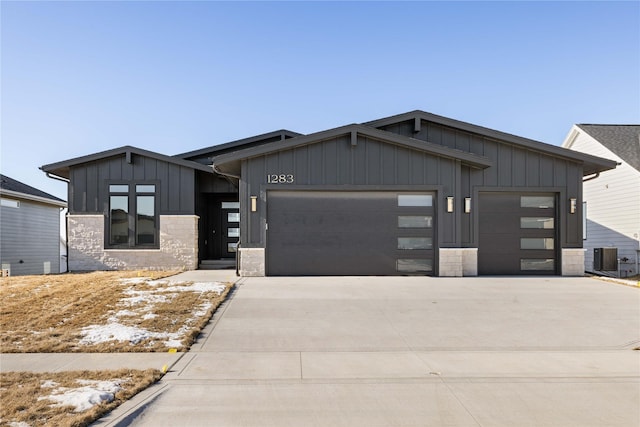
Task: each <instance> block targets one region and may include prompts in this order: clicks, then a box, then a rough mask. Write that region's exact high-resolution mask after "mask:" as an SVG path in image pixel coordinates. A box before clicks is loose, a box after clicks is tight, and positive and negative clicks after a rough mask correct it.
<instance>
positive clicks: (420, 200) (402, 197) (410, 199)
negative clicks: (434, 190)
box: [398, 194, 433, 206]
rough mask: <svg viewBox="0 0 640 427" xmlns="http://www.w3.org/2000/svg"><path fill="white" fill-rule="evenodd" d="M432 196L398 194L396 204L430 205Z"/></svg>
mask: <svg viewBox="0 0 640 427" xmlns="http://www.w3.org/2000/svg"><path fill="white" fill-rule="evenodd" d="M432 205H433V196H431V195H430V194H399V195H398V206H432Z"/></svg>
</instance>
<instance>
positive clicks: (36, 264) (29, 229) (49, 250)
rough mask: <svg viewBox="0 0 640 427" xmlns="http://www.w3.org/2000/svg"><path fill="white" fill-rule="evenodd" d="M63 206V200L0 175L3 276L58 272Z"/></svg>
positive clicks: (59, 269)
mask: <svg viewBox="0 0 640 427" xmlns="http://www.w3.org/2000/svg"><path fill="white" fill-rule="evenodd" d="M66 206H67V203H66V202H65V201H64V200H61V199H59V198H57V197H55V196H52V195H51V194H48V193H45V192H44V191H40V190H38V189H37V188H33V187H31V186H29V185H26V184H23V183H22V182H20V181H16V180H15V179H11V178H9V177H8V176H4V175H0V263H1V264H2V270H3V274H9V275H11V276H19V275H25V274H50V273H59V272H60V271H61V268H60V211H61V209H64V208H65V207H66ZM63 269H64V267H63Z"/></svg>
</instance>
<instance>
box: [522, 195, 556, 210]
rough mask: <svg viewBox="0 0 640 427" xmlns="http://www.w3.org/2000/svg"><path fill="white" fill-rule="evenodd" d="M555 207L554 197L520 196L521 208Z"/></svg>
mask: <svg viewBox="0 0 640 427" xmlns="http://www.w3.org/2000/svg"><path fill="white" fill-rule="evenodd" d="M553 206H554V197H553V196H520V207H521V208H540V209H548V208H552V207H553Z"/></svg>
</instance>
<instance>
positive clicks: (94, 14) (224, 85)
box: [0, 1, 640, 199]
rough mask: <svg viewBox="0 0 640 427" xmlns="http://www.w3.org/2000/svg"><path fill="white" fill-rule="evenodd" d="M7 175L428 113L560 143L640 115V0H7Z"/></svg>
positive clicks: (25, 177) (39, 177) (30, 177)
mask: <svg viewBox="0 0 640 427" xmlns="http://www.w3.org/2000/svg"><path fill="white" fill-rule="evenodd" d="M0 8H1V9H0V13H1V26H2V29H1V36H2V41H1V43H2V45H1V47H2V51H1V60H2V62H1V83H2V87H1V89H2V92H1V107H2V110H1V126H2V129H1V138H2V139H1V144H2V145H1V155H2V158H1V170H2V173H3V174H5V175H8V176H11V177H12V178H15V179H18V180H20V181H23V182H25V183H27V184H29V185H33V186H35V187H38V188H40V189H42V190H44V191H47V192H49V193H52V194H54V195H57V196H58V197H62V198H64V199H66V185H65V184H63V183H60V182H58V181H53V180H51V179H49V178H46V177H45V175H44V173H42V172H41V171H40V170H38V167H39V166H42V165H44V164H48V163H54V162H58V161H62V160H67V159H70V158H74V157H78V156H82V155H86V154H91V153H95V152H98V151H103V150H108V149H111V148H116V147H120V146H122V145H134V146H137V147H140V148H144V149H148V150H153V151H157V152H160V153H163V154H177V153H181V152H185V151H190V150H194V149H199V148H204V147H208V146H211V145H215V144H219V143H223V142H227V141H231V140H235V139H240V138H244V137H249V136H253V135H256V134H260V133H264V132H270V131H272V130H277V129H282V128H285V129H290V130H294V131H297V132H302V133H309V132H315V131H320V130H325V129H329V128H332V127H336V126H340V125H344V124H348V123H354V122H362V121H367V120H373V119H376V118H380V117H385V116H389V115H393V114H398V113H403V112H406V111H410V110H414V109H421V110H425V111H428V112H431V113H434V114H439V115H443V116H447V117H451V118H454V119H458V120H462V121H466V122H470V123H474V124H477V125H481V126H486V127H490V128H493V129H497V130H500V131H504V132H509V133H513V134H516V135H520V136H524V137H527V138H532V139H536V140H539V141H543V142H547V143H550V144H555V145H559V144H561V143H562V140H563V139H564V137H565V136H566V134H567V133H568V132H569V129H570V127H571V126H572V125H573V124H574V123H625V124H628V123H640V3H639V2H636V1H631V2H610V1H607V2H481V1H475V2H257V3H254V2H233V3H226V2H206V1H203V2H10V1H2V2H1V4H0Z"/></svg>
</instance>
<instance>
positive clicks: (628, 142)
mask: <svg viewBox="0 0 640 427" xmlns="http://www.w3.org/2000/svg"><path fill="white" fill-rule="evenodd" d="M576 126H577V127H579V128H580V129H582V130H583V131H584V132H586V133H587V134H589V135H590V136H591V137H592V138H593V139H595V140H596V141H598V142H599V143H600V144H602V145H603V146H605V147H606V148H607V149H608V150H609V151H611V152H612V153H614V154H615V155H616V156H618V157H620V158H621V159H622V160H624V161H625V162H627V163H628V164H629V165H630V166H632V167H633V168H635V169H636V170H637V171H640V125H595V124H579V125H576Z"/></svg>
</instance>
